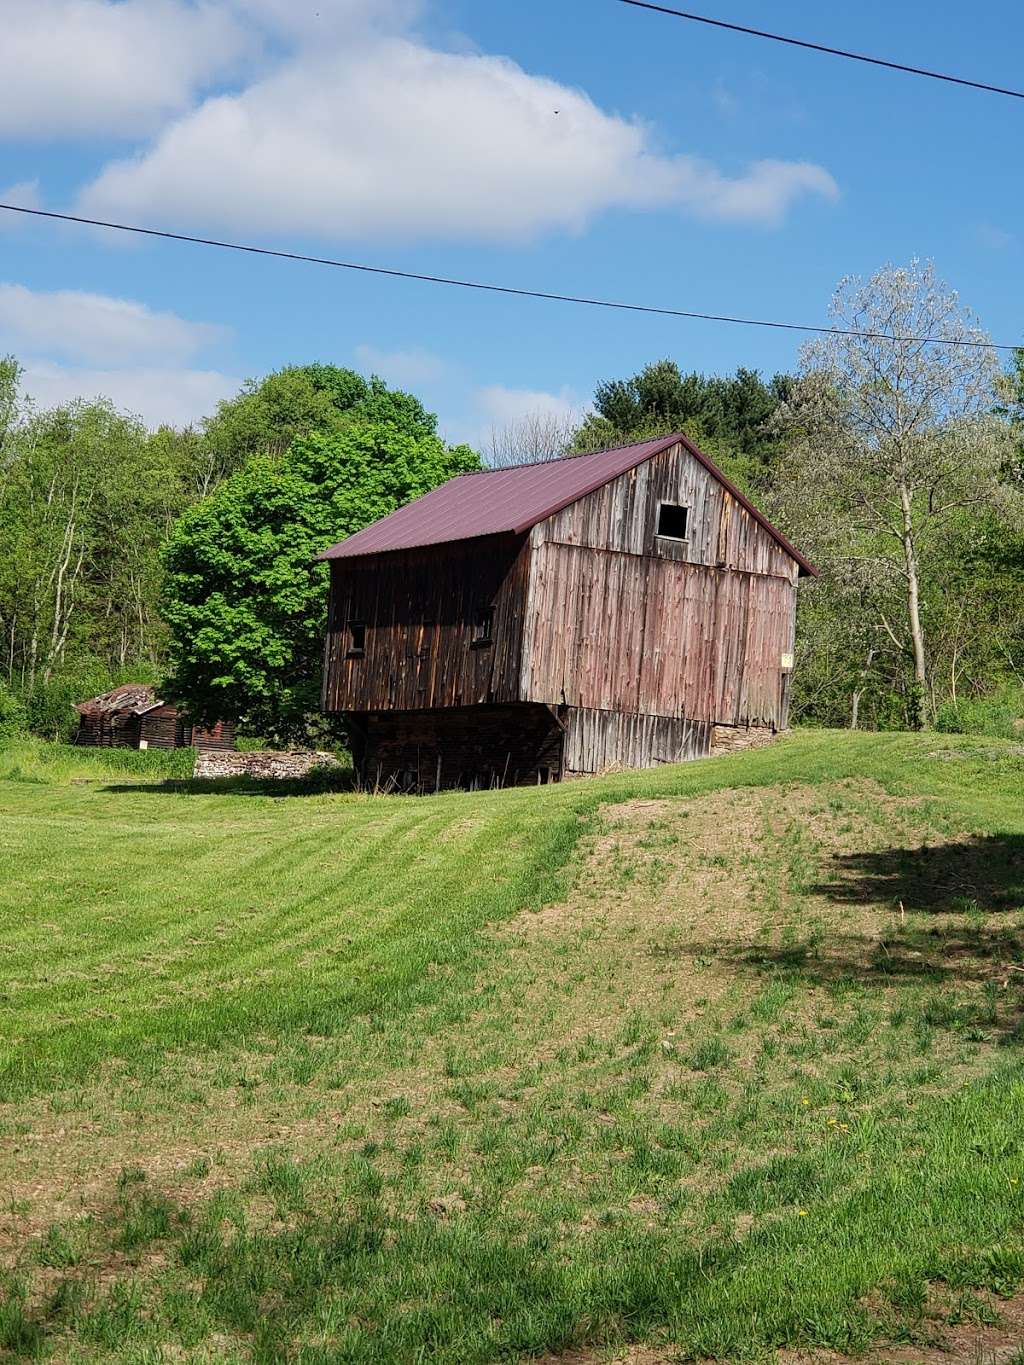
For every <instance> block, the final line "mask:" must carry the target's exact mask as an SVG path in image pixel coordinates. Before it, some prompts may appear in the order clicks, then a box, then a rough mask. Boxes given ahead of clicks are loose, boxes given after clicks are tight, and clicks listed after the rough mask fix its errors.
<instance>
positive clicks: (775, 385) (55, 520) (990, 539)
mask: <svg viewBox="0 0 1024 1365" xmlns="http://www.w3.org/2000/svg"><path fill="white" fill-rule="evenodd" d="M832 311H833V318H832V322H833V328H834V330H832V331H831V332H829V333H828V334H825V335H823V336H819V337H817V338H815V339H814V340H813V341H811V342H809V343H808V344H807V345H806V346H805V347H804V348H803V350H802V352H801V356H800V365H799V368H798V370H797V371H796V372H795V373H794V374H780V375H775V376H774V377H772V378H770V379H763V378H762V377H761V376H760V375H759V374H757V373H756V372H755V371H753V370H749V369H744V368H740V369H738V370H737V371H736V373H735V374H734V375H731V376H715V375H712V376H707V375H703V374H701V373H699V372H687V371H685V370H684V369H683V368H681V367H680V366H679V364H678V363H677V362H675V361H673V360H668V359H666V360H658V361H655V362H653V363H651V364H648V365H646V366H645V367H644V368H643V369H641V370H640V371H639V372H638V373H637V374H635V375H632V376H628V377H624V378H618V379H613V380H609V381H607V382H605V383H601V384H599V385H598V386H597V389H596V392H595V395H594V402H593V407H592V410H591V411H589V412H588V413H586V414H585V415H583V416H582V417H581V418H580V419H579V420H577V421H572V422H569V421H566V420H565V419H562V418H554V419H552V418H546V417H544V416H543V415H541V414H536V415H533V416H531V417H529V418H527V419H526V420H524V421H523V422H521V423H518V424H514V425H513V426H511V427H509V428H507V429H505V430H503V431H502V432H500V433H495V435H494V438H493V440H492V443H491V451H490V459H489V463H500V464H515V463H521V462H524V461H525V460H528V459H538V458H550V457H559V456H563V455H569V454H572V453H576V452H580V451H584V450H593V449H599V448H603V447H608V446H611V445H616V444H621V443H623V442H628V441H637V440H642V439H645V438H648V437H651V436H657V435H661V434H665V433H667V432H670V431H674V430H677V429H683V430H685V431H686V432H687V433H688V434H689V435H690V436H691V437H692V438H693V439H694V440H696V441H697V443H698V444H699V445H701V446H702V448H703V449H704V450H705V451H706V452H707V453H708V454H709V455H710V456H711V458H712V459H713V460H715V461H716V463H718V464H719V466H720V467H721V468H722V470H723V472H724V473H725V474H726V475H727V476H728V477H729V478H730V479H731V480H732V481H733V482H735V483H736V484H737V485H738V486H739V487H740V488H742V489H743V491H745V492H746V493H748V494H749V495H750V496H751V497H752V498H753V499H754V500H755V501H757V503H758V504H759V505H760V506H761V507H763V508H764V510H765V511H766V512H767V514H768V515H769V516H770V517H771V518H772V520H773V521H774V522H775V523H776V524H777V525H778V526H779V527H780V528H781V529H782V530H783V531H785V532H786V534H788V535H789V536H790V538H791V539H792V540H793V541H794V542H795V543H796V544H798V545H799V546H800V548H801V549H802V550H803V551H804V552H805V553H806V554H807V555H808V556H809V557H810V558H811V559H812V560H813V561H814V562H815V563H816V565H817V566H818V568H819V570H820V573H819V577H818V578H817V579H816V580H814V581H812V582H809V583H807V584H805V585H804V587H803V588H802V590H801V595H800V606H799V614H798V632H797V666H796V671H795V675H794V696H793V703H794V715H795V717H796V719H798V720H801V721H805V722H808V723H814V724H827V725H838V726H867V727H878V728H902V727H911V728H916V727H919V726H922V725H938V726H940V727H945V728H962V727H963V726H964V725H965V724H977V725H981V726H983V727H984V726H986V725H987V726H989V727H990V728H991V727H993V726H994V727H995V728H1002V729H1004V730H1006V729H1009V728H1010V727H1011V726H1012V724H1013V721H1014V720H1015V719H1018V718H1019V715H1020V714H1024V708H1022V707H1021V705H1020V698H1021V697H1024V593H1022V592H1021V588H1022V586H1024V515H1022V508H1024V497H1022V488H1021V484H1022V476H1024V450H1022V447H1024V441H1022V432H1024V352H1019V353H1017V354H1016V355H1015V357H1014V359H1013V363H1012V364H1011V365H1010V366H1009V367H1008V368H1004V367H1002V366H1000V364H999V362H998V360H997V357H996V353H995V351H994V350H993V348H992V346H991V344H990V343H989V341H988V338H987V337H986V336H985V334H984V333H983V332H982V330H981V329H980V327H979V326H978V324H977V322H976V320H975V319H974V318H973V317H972V316H971V315H970V314H969V313H968V312H967V311H966V310H965V309H964V308H963V307H962V306H961V304H960V302H959V300H958V299H957V297H956V295H955V294H954V293H953V292H952V291H951V290H949V289H948V288H947V287H946V286H945V285H943V284H942V283H941V282H940V281H938V280H937V279H936V278H935V275H934V271H933V270H932V268H931V267H930V266H928V265H921V264H919V263H917V262H912V263H911V264H910V265H909V266H908V267H905V268H892V267H887V268H886V269H885V270H882V271H880V272H878V273H877V274H876V275H875V276H873V277H872V278H871V279H869V280H867V281H860V280H847V281H844V282H843V283H842V284H841V285H840V287H839V289H838V291H837V293H836V296H835V299H834V300H833V305H832ZM893 337H896V338H898V339H897V340H895V341H894V340H891V338H893ZM923 338H930V340H923ZM21 387H22V386H21V374H20V370H19V367H18V365H17V362H16V361H14V360H13V359H11V358H8V359H7V360H5V361H0V544H2V546H3V549H4V553H3V555H2V556H0V733H2V732H3V731H4V729H7V730H13V729H17V728H31V729H33V730H35V731H37V732H38V733H42V734H46V735H50V736H66V735H67V734H68V733H69V728H70V726H71V722H72V719H73V713H72V711H71V702H72V701H75V700H80V699H81V698H82V697H85V696H88V695H92V694H94V693H96V692H98V691H101V690H104V688H106V687H109V686H112V685H114V684H115V683H117V682H119V681H124V680H127V679H128V678H132V679H139V680H143V681H153V682H155V683H159V684H160V685H161V687H162V688H163V689H164V691H165V693H166V695H168V696H169V697H173V698H174V699H176V700H178V701H180V702H181V703H183V704H184V706H185V708H186V709H187V710H188V711H189V712H190V713H191V714H192V715H194V716H195V717H196V718H197V719H210V718H217V717H226V716H231V717H232V718H234V719H236V720H237V721H238V722H239V723H240V725H241V727H242V728H243V729H245V730H247V731H248V732H249V733H251V734H258V735H262V736H266V737H267V738H270V739H272V740H274V741H278V742H280V741H285V740H295V739H302V738H310V737H314V736H315V735H316V734H317V732H318V731H319V730H320V729H321V728H322V726H323V722H322V721H321V720H320V718H319V716H318V706H317V702H318V691H319V675H320V651H321V648H322V641H323V635H324V629H325V615H326V598H327V583H326V570H325V568H324V566H323V565H317V564H315V563H314V562H313V556H314V555H315V554H316V552H317V551H318V550H320V549H322V548H323V547H324V546H325V545H327V544H329V543H330V542H332V541H336V540H339V539H341V538H342V537H344V536H345V535H348V534H351V533H352V532H353V531H355V530H358V529H359V528H360V527H361V526H364V525H366V524H368V523H369V522H371V521H373V520H375V519H376V518H378V517H380V516H383V515H385V514H386V513H387V512H389V511H391V510H393V509H394V508H395V507H397V506H400V505H401V504H402V503H404V502H407V501H409V500H410V499H411V498H413V497H416V496H418V495H419V494H421V493H423V492H426V491H427V490H428V489H429V488H431V487H433V486H435V485H436V484H437V483H440V482H442V481H444V480H445V479H447V478H450V477H451V476H452V475H454V474H456V473H461V472H464V471H467V470H471V469H477V468H480V466H481V460H480V456H479V455H478V454H477V453H476V452H475V451H473V450H471V449H469V448H468V447H466V446H452V445H449V444H446V443H445V442H444V441H442V440H441V438H440V437H439V436H438V434H437V419H436V418H435V417H434V416H433V415H432V414H431V413H428V412H427V411H426V410H425V409H424V407H423V405H422V404H421V403H420V402H419V401H418V400H417V399H416V398H415V397H414V396H412V395H410V394H407V393H403V392H401V391H400V390H395V389H392V388H389V387H388V386H387V385H386V384H384V383H383V382H382V381H381V380H380V379H377V378H369V379H367V378H365V377H363V376H361V375H359V374H356V373H355V372H353V371H351V370H347V369H343V368H339V367H336V366H333V365H321V364H313V365H303V366H289V367H286V368H284V369H282V370H279V371H277V372H275V373H273V374H271V375H269V376H267V377H266V378H264V379H262V380H258V381H256V380H253V381H250V382H248V383H246V384H245V385H244V386H243V388H242V390H241V392H240V393H239V394H238V395H237V396H236V397H235V398H233V399H230V400H227V401H226V402H223V403H221V404H220V405H219V407H218V409H217V411H216V412H215V413H214V414H212V415H211V417H210V418H209V419H207V420H206V421H204V422H202V423H201V424H199V426H198V427H196V428H190V429H186V430H175V429H172V428H168V427H164V428H161V429H159V430H158V431H156V432H149V431H147V430H146V429H145V427H144V426H143V425H142V423H140V422H139V421H138V420H136V419H135V418H133V417H131V416H127V415H125V414H123V413H120V412H117V411H116V410H115V409H114V408H113V407H112V406H111V405H110V404H109V403H107V402H105V401H102V400H97V401H90V402H86V401H80V402H75V403H70V404H65V405H62V406H59V407H57V408H54V409H50V410H39V409H37V408H35V407H34V406H33V405H32V403H31V402H30V401H29V400H27V399H26V398H24V396H23V395H22V393H21Z"/></svg>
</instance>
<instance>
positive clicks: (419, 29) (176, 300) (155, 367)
mask: <svg viewBox="0 0 1024 1365" xmlns="http://www.w3.org/2000/svg"><path fill="white" fill-rule="evenodd" d="M707 12H708V13H711V14H714V15H717V16H719V17H722V18H727V19H732V20H735V21H737V22H740V23H749V24H754V25H758V26H762V25H765V26H770V27H773V28H775V29H777V30H779V31H781V32H791V33H794V34H799V35H801V36H805V37H808V38H812V39H816V40H819V41H823V42H827V43H830V44H834V45H837V46H843V47H850V48H854V49H858V50H861V51H866V52H874V53H878V54H880V55H886V56H890V57H892V58H894V59H896V60H905V61H909V62H913V63H915V64H918V65H923V66H934V67H937V68H939V69H944V70H952V71H955V72H959V73H961V74H964V75H967V76H973V77H976V78H978V79H983V80H987V81H991V82H994V83H997V84H1005V85H1010V86H1013V85H1019V84H1020V79H1019V54H1020V52H1021V51H1022V50H1024V10H1022V9H1021V7H1020V6H1019V5H1017V4H1013V3H1011V2H1010V0H992V3H990V4H989V5H987V6H986V7H985V8H984V10H983V11H978V10H974V9H972V8H970V7H963V6H959V5H957V6H954V5H952V4H939V5H936V4H934V3H926V0H903V2H902V3H901V4H900V5H898V6H893V5H891V4H888V3H886V4H883V3H881V0H867V2H866V3H862V4H860V5H858V6H845V7H835V8H829V9H828V10H825V9H822V8H821V7H819V6H812V5H809V4H806V3H798V0H777V3H775V4H773V5H772V6H771V7H770V11H768V10H766V8H765V6H763V5H756V4H754V3H753V2H752V0H729V3H728V4H727V5H726V4H721V3H710V0H709V5H708V8H707ZM0 13H2V17H3V19H4V26H5V41H4V44H3V45H2V47H0V88H2V89H3V90H4V92H5V94H4V97H3V99H2V101H0V197H3V198H10V197H14V198H17V199H19V200H20V201H21V202H24V203H28V204H33V205H36V206H40V207H47V208H53V209H57V210H69V211H80V212H89V213H93V214H95V215H97V216H101V217H110V218H120V219H122V220H124V221H128V222H137V223H143V224H147V225H154V226H165V227H169V228H172V229H177V230H182V231H191V232H197V233H201V234H207V233H208V234H211V235H220V236H225V237H230V238H234V239H236V240H242V241H248V242H253V243H258V244H265V245H270V246H285V247H288V248H291V249H297V250H300V251H310V252H314V253H319V254H326V255H338V256H342V257H346V258H348V259H353V260H363V261H367V262H371V263H377V264H391V265H397V266H399V267H401V268H405V269H411V270H415V271H423V272H429V273H441V274H457V275H463V276H468V277H471V278H479V279H483V280H492V281H496V282H502V283H510V284H515V285H523V286H526V287H532V288H538V289H544V290H554V291H558V292H579V293H586V294H596V295H601V296H606V297H610V298H619V299H625V300H632V301H640V302H649V303H653V304H658V305H664V306H669V307H680V308H692V309H696V310H701V311H711V312H726V313H739V314H745V315H752V316H759V317H768V318H779V319H784V320H794V321H807V322H822V321H824V320H825V319H826V310H827V305H828V300H829V298H830V296H831V293H832V291H833V289H834V288H835V286H836V284H837V282H838V281H839V279H840V278H841V277H842V276H844V275H846V274H850V273H857V274H866V273H870V272H871V271H873V270H874V269H876V268H877V267H878V266H880V265H882V264H884V263H885V262H886V261H906V260H907V259H909V258H910V257H911V256H914V255H918V256H922V257H931V258H933V259H934V260H935V262H936V266H937V268H938V271H939V273H940V275H942V276H943V277H944V278H945V279H946V280H948V281H949V282H950V283H951V284H953V285H954V286H955V287H956V288H957V289H959V291H960V293H961V296H962V298H963V300H964V302H965V303H967V304H968V305H970V306H971V307H972V308H973V309H974V310H975V311H976V312H977V313H978V314H979V316H980V318H981V320H982V323H983V325H984V326H985V327H986V328H987V329H988V330H989V331H990V332H991V333H992V334H993V336H994V337H995V338H996V339H997V340H1000V341H1006V340H1016V339H1018V338H1019V337H1022V336H1024V320H1022V316H1021V313H1022V310H1021V297H1020V280H1021V278H1022V269H1021V267H1022V264H1024V260H1022V257H1024V229H1022V227H1021V217H1022V215H1021V206H1022V199H1024V186H1022V182H1021V178H1020V176H1019V174H1018V173H1017V170H1016V166H1017V162H1018V160H1019V152H1018V148H1019V144H1020V140H1021V139H1020V120H1021V119H1022V118H1024V108H1021V106H1020V104H1019V102H1017V101H1013V100H1010V99H1006V98H1000V97H997V96H994V95H986V94H983V93H980V92H973V91H967V90H959V89H956V88H954V87H950V86H946V85H943V84H940V83H938V82H933V81H927V80H922V79H919V78H913V77H910V76H902V75H898V74H895V73H889V72H885V71H881V70H878V69H874V68H869V67H864V66H860V65H856V64H852V63H848V62H842V61H839V60H837V59H833V58H828V57H825V56H817V55H812V54H808V53H804V52H799V51H795V50H791V49H787V48H783V47H780V46H778V45H776V44H767V43H763V42H759V41H756V40H754V39H751V38H746V37H741V36H738V35H731V34H727V33H723V32H720V31H716V30H712V29H707V28H703V27H700V26H697V25H693V24H687V23H683V22H680V21H677V20H672V19H668V18H665V17H662V16H658V15H653V14H647V13H643V12H639V11H636V10H634V9H632V8H629V7H627V6H624V5H620V4H618V3H615V0H517V3H515V4H499V3H494V2H493V0H491V2H490V3H484V2H483V0H314V2H313V3H312V4H305V3H301V2H296V0H208V2H205V3H200V2H199V0H196V2H195V3H193V0H0ZM556 110H557V111H558V112H557V113H556V112H555V111H556ZM0 262H2V264H0V351H8V350H10V351H13V352H15V353H16V354H17V355H18V356H19V357H20V358H21V359H22V360H23V363H24V364H25V366H26V370H27V374H28V387H29V388H30V390H32V391H33V392H34V393H35V394H36V395H37V397H38V398H39V399H40V400H41V401H43V402H53V401H57V400H58V399H63V398H66V397H70V396H72V395H73V394H76V393H81V394H83V395H87V396H89V395H92V394H93V393H95V392H104V393H106V394H108V395H109V396H110V397H111V398H112V399H113V400H114V401H115V402H117V403H118V404H119V405H121V406H124V407H126V408H129V409H132V410H135V411H138V412H140V413H141V415H142V416H143V417H144V418H145V419H146V420H147V421H148V422H150V423H151V424H153V423H156V422H159V421H161V420H173V421H175V422H179V423H183V422H185V421H188V420H196V419H198V418H199V417H201V416H202V414H203V413H204V412H208V411H210V410H211V409H212V407H213V405H214V404H215V402H216V400H217V399H218V398H220V397H223V396H225V395H227V394H229V393H230V392H232V391H233V390H234V389H235V387H236V386H237V384H238V382H239V381H240V380H241V379H243V378H245V377H246V376H249V375H258V374H261V373H264V372H266V371H267V370H269V369H272V368H274V367H276V366H279V365H282V364H285V363H289V362H301V361H304V360H314V359H315V360H324V361H333V362H336V363H338V364H343V365H352V366H354V367H356V368H360V369H363V370H367V371H369V370H376V371H377V372H379V373H381V374H382V375H384V377H385V378H388V379H389V380H391V381H393V382H396V383H399V384H402V385H404V386H406V387H409V388H411V389H413V390H414V391H416V392H417V393H418V394H419V395H420V396H421V397H423V398H424V399H425V401H427V403H428V404H429V405H430V406H431V407H433V408H434V409H435V410H436V411H437V412H438V413H439V415H440V418H441V427H442V430H443V431H444V432H445V433H446V434H448V435H449V436H451V437H452V438H453V439H470V440H474V441H476V442H478V443H483V444H486V440H487V434H488V432H489V431H490V429H491V427H492V426H494V425H497V426H502V425H504V424H505V423H507V422H508V421H511V420H514V419H515V418H516V416H517V415H519V414H522V413H525V412H531V411H538V410H548V409H550V410H552V411H556V412H557V411H561V410H564V409H573V410H576V411H579V410H581V409H582V408H584V407H585V406H586V404H587V402H588V400H589V398H590V397H591V395H592V393H593V389H594V385H595V383H597V382H598V381H600V380H602V379H605V378H609V377H613V376H618V375H624V374H628V373H632V372H633V371H634V370H636V369H638V368H640V367H641V366H642V365H643V364H645V363H646V362H648V361H651V360H655V359H659V358H661V357H663V356H671V357H672V358H674V359H676V360H678V362H679V363H680V364H681V365H682V366H684V367H685V368H694V369H700V370H704V371H708V372H712V371H721V372H728V371H732V370H734V369H735V368H736V366H737V365H747V366H752V367H755V368H758V369H760V370H762V371H765V372H768V373H770V372H772V371H774V370H777V369H785V368H791V367H793V366H794V365H795V364H796V363H797V348H798V345H799V338H797V337H794V336H792V335H790V334H780V333H773V332H770V331H757V330H752V329H743V328H736V327H728V326H722V325H715V324H707V323H698V322H686V321H681V320H669V319H657V318H649V317H640V316H629V315H623V314H617V313H610V312H603V311H595V310H587V309H582V308H575V307H570V306H568V305H559V304H554V303H550V304H548V303H540V302H532V301H529V300H510V299H502V298H497V297H488V296H485V295H478V294H473V293H469V292H463V291H456V290H445V289H441V288H438V287H434V286H429V285H425V284H410V283H402V282H397V281H388V280H384V279H380V278H373V277H365V276H358V275H353V274H351V273H348V272H341V271H330V270H325V269H322V268H316V267H313V266H304V265H297V264H287V263H283V262H270V261H261V260H258V259H251V258H247V257H242V256H234V255H230V254H227V253H221V252H217V251H213V250H209V249H202V248H197V247H189V246H184V245H174V244H169V243H142V244H140V243H138V242H126V241H125V240H123V239H115V240H110V239H109V238H108V237H105V236H103V235H102V234H99V233H96V232H93V231H91V230H86V229H78V228H68V227H62V226H55V225H50V224H46V223H42V222H40V221H38V220H30V221H27V222H26V221H11V222H7V221H4V222H0Z"/></svg>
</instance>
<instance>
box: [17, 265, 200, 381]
mask: <svg viewBox="0 0 1024 1365" xmlns="http://www.w3.org/2000/svg"><path fill="white" fill-rule="evenodd" d="M225 335H226V329H225V328H223V327H217V326H214V325H213V324H211V323H208V322H187V321H186V320H185V319H184V318H180V317H178V316H177V314H176V313H158V312H154V311H153V310H152V309H150V308H147V307H146V306H145V304H142V303H136V302H135V301H134V300H132V299H115V298H110V297H109V296H108V295H106V294H87V293H83V292H81V291H80V290H75V289H58V290H53V291H52V292H44V291H41V290H33V289H26V288H25V286H24V285H21V284H0V349H5V350H13V351H21V350H25V351H29V352H31V353H33V354H36V353H45V354H47V355H59V356H66V357H69V358H70V359H73V360H84V361H91V362H99V363H102V364H105V365H121V364H130V363H136V364H137V363H139V362H140V361H142V362H145V361H147V360H159V361H160V362H161V363H163V364H168V363H173V362H175V361H184V360H188V359H190V358H191V357H192V356H194V355H195V354H196V352H197V351H200V350H202V349H203V348H204V347H206V346H209V345H211V344H213V343H214V342H216V341H219V340H220V339H221V338H223V337H224V336H225Z"/></svg>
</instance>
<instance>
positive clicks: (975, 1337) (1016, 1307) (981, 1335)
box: [778, 1295, 1024, 1365]
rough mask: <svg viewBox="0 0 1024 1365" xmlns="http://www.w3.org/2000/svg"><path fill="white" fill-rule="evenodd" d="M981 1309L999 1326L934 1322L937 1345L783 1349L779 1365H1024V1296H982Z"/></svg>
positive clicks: (927, 1331) (978, 1302) (932, 1328)
mask: <svg viewBox="0 0 1024 1365" xmlns="http://www.w3.org/2000/svg"><path fill="white" fill-rule="evenodd" d="M975 1306H976V1308H977V1309H980V1310H981V1311H982V1313H983V1314H984V1315H985V1316H988V1315H989V1314H991V1315H992V1316H993V1317H997V1318H998V1321H996V1322H985V1323H982V1322H960V1323H957V1324H956V1325H950V1324H949V1323H948V1322H947V1321H943V1320H941V1319H938V1320H934V1321H932V1322H931V1323H929V1324H928V1325H927V1327H925V1328H924V1329H923V1331H924V1334H926V1335H928V1336H931V1337H932V1338H933V1344H930V1345H927V1346H918V1345H906V1346H904V1345H900V1346H896V1345H889V1346H878V1347H874V1348H872V1349H871V1350H870V1351H869V1352H868V1353H867V1354H866V1355H858V1356H856V1357H850V1356H844V1355H837V1354H835V1353H834V1352H832V1351H810V1352H807V1351H780V1352H779V1353H778V1365H855V1362H856V1365H1020V1362H1022V1361H1024V1295H1017V1296H1015V1297H1014V1298H1012V1299H1006V1300H1003V1299H995V1300H994V1299H993V1298H992V1296H991V1295H985V1296H979V1297H977V1298H976V1299H975Z"/></svg>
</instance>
